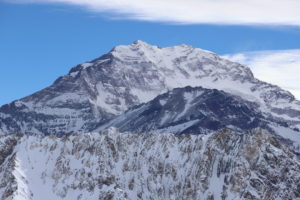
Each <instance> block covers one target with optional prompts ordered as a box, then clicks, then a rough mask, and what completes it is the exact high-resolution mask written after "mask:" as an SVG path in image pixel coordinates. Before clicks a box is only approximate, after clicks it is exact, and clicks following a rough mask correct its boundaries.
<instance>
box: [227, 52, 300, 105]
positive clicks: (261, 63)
mask: <svg viewBox="0 0 300 200" xmlns="http://www.w3.org/2000/svg"><path fill="white" fill-rule="evenodd" d="M224 57H226V58H227V59H229V60H233V61H236V62H239V63H242V64H245V65H247V66H249V67H250V68H251V70H252V71H253V73H254V75H255V76H256V77H257V78H259V79H260V80H263V81H266V82H270V83H273V84H276V85H279V86H281V87H282V88H284V89H286V90H289V91H290V92H292V93H293V94H294V96H295V97H296V98H297V99H299V100H300V49H296V50H282V51H257V52H246V53H239V54H233V55H225V56H224Z"/></svg>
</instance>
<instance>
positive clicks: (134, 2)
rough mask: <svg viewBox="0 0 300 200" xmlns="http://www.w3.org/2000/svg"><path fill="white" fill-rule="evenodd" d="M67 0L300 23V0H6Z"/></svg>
mask: <svg viewBox="0 0 300 200" xmlns="http://www.w3.org/2000/svg"><path fill="white" fill-rule="evenodd" d="M6 1H7V2H15V3H64V4H70V5H76V6H81V7H84V8H86V9H88V10H90V11H93V12H107V11H108V12H111V13H113V14H115V15H116V16H119V15H121V16H122V17H124V18H127V19H134V20H143V21H159V22H171V23H182V24H227V25H294V26H300V14H299V8H300V1H299V0H6Z"/></svg>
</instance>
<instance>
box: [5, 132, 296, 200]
mask: <svg viewBox="0 0 300 200" xmlns="http://www.w3.org/2000/svg"><path fill="white" fill-rule="evenodd" d="M0 151H1V152H6V153H5V154H1V157H0V177H1V179H0V199H5V200H7V199H9V200H40V199H43V200H48V199H49V200H53V199H65V200H74V199H91V200H93V199H101V200H104V199H119V200H121V199H122V200H124V199H153V200H156V199H157V200H159V199H178V200H179V199H197V200H202V199H203V200H206V199H215V200H220V199H228V200H234V199H236V200H237V199H266V200H271V199H296V198H300V192H299V191H300V176H299V174H300V173H299V172H300V161H299V158H298V157H297V156H296V155H295V154H294V153H293V152H292V151H291V150H289V149H288V148H287V146H285V145H283V144H281V143H280V142H279V141H278V140H277V139H276V138H274V137H273V136H272V135H270V134H268V133H266V132H265V131H262V130H258V129H257V130H255V131H249V132H243V133H239V132H231V131H229V130H222V131H219V132H215V133H212V134H210V135H184V136H175V135H173V134H130V133H119V132H117V131H116V130H115V129H109V130H106V131H103V132H101V133H93V134H90V133H89V134H72V135H66V136H64V137H63V138H56V137H53V136H47V137H41V136H24V135H9V136H2V137H0Z"/></svg>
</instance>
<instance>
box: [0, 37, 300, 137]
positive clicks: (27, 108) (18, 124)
mask: <svg viewBox="0 0 300 200" xmlns="http://www.w3.org/2000/svg"><path fill="white" fill-rule="evenodd" d="M186 86H192V87H198V86H201V87H205V88H209V89H218V90H223V91H225V92H227V93H230V94H233V95H235V96H239V97H241V98H242V99H244V100H246V101H249V102H253V103H255V104H256V105H257V106H258V109H259V110H260V111H261V112H262V113H263V115H264V117H267V118H268V117H270V116H271V117H276V118H280V120H281V121H282V122H284V123H287V125H288V126H289V127H291V128H292V129H296V128H298V129H299V128H300V102H299V101H297V100H296V99H295V98H294V96H293V95H291V94H290V93H289V92H287V91H284V90H282V89H281V88H279V87H278V86H274V85H271V84H268V83H265V82H262V81H259V80H257V79H256V78H255V77H254V76H253V74H252V73H251V71H250V69H249V68H247V67H245V66H242V65H241V64H238V63H235V62H231V61H229V60H226V59H223V58H221V57H219V56H218V55H216V54H214V53H211V52H208V51H205V50H202V49H198V48H193V47H191V46H189V45H178V46H173V47H166V48H160V47H157V46H152V45H149V44H147V43H145V42H142V41H136V42H134V43H133V44H130V45H128V46H117V47H115V48H114V49H112V50H111V51H110V52H108V53H107V54H105V55H103V56H101V57H99V58H97V59H95V60H92V61H90V62H87V63H84V64H81V65H78V66H76V67H74V68H72V69H71V70H70V72H69V73H68V74H67V75H65V76H62V77H60V78H58V79H57V80H56V81H55V82H54V83H53V84H52V85H51V86H50V87H48V88H45V89H43V90H41V91H39V92H37V93H34V94H32V95H30V96H28V97H25V98H22V99H20V100H17V101H14V102H12V103H10V104H7V105H3V106H2V107H1V108H0V134H1V133H2V134H6V133H16V132H21V133H33V134H45V135H48V134H53V135H64V134H66V133H71V132H77V133H85V132H90V131H93V130H95V129H96V128H97V127H99V126H101V125H104V124H105V123H107V122H108V121H109V120H111V119H113V118H115V117H116V116H118V115H120V114H122V113H123V112H124V111H126V110H128V109H129V108H132V107H134V106H136V105H139V104H141V103H146V102H148V101H150V100H152V99H154V98H155V97H156V96H158V95H160V94H163V93H165V92H167V91H169V90H172V89H174V88H180V87H186Z"/></svg>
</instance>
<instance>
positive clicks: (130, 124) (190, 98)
mask: <svg viewBox="0 0 300 200" xmlns="http://www.w3.org/2000/svg"><path fill="white" fill-rule="evenodd" d="M258 107H259V106H258V104H256V103H253V102H251V101H246V100H244V99H242V98H240V97H238V96H234V95H231V94H229V93H226V92H223V91H220V90H216V89H205V88H201V87H196V88H192V87H189V86H188V87H185V88H176V89H174V90H172V91H170V92H167V93H165V94H162V95H159V96H158V97H156V98H155V99H153V100H151V101H150V102H148V103H145V104H141V105H138V106H136V107H134V108H132V109H129V110H128V111H126V112H125V113H124V114H121V115H119V116H118V117H116V118H115V119H113V120H111V121H110V122H109V123H106V124H104V125H103V126H101V127H100V128H99V130H102V129H106V128H108V127H116V128H118V129H119V130H120V131H130V132H134V133H139V132H156V133H175V134H205V133H209V132H211V131H216V130H220V129H224V128H230V129H233V130H236V131H240V130H250V129H254V128H259V127H261V128H268V123H277V124H280V123H282V124H283V125H285V126H287V125H286V124H284V123H283V122H281V121H280V120H276V119H275V118H271V117H269V118H266V117H265V116H264V115H263V114H262V113H261V111H260V110H259V109H258ZM299 135H300V133H299Z"/></svg>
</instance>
